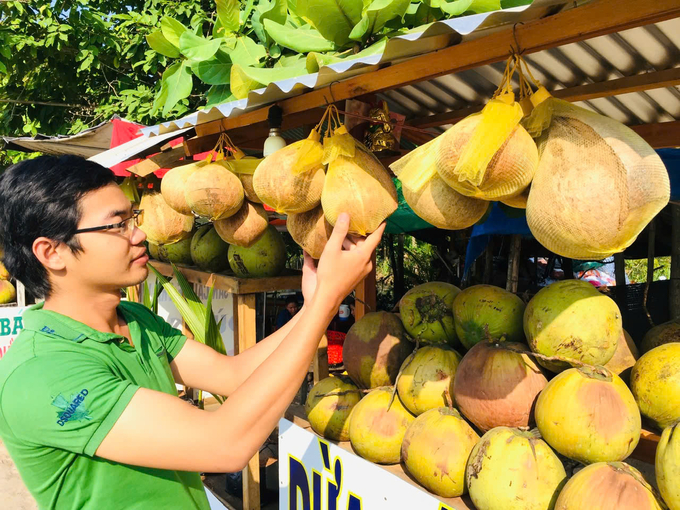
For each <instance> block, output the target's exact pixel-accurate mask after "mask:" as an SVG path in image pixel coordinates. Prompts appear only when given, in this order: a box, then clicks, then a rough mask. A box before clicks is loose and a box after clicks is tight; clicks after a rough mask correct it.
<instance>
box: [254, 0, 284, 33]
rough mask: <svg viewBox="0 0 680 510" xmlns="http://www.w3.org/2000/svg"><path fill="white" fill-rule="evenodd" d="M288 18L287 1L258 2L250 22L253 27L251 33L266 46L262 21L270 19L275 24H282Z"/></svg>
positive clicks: (265, 0) (270, 0)
mask: <svg viewBox="0 0 680 510" xmlns="http://www.w3.org/2000/svg"><path fill="white" fill-rule="evenodd" d="M287 17H288V2H287V0H260V3H259V4H258V5H257V7H256V8H255V13H254V14H253V17H252V18H251V20H250V23H251V25H252V26H253V31H254V32H255V35H257V38H258V39H259V40H260V41H261V42H262V43H265V44H267V43H268V39H267V32H266V31H265V29H264V20H266V19H270V20H273V21H276V22H277V23H280V24H282V25H283V24H284V23H285V22H286V18H287Z"/></svg>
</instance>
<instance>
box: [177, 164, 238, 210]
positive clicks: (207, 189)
mask: <svg viewBox="0 0 680 510" xmlns="http://www.w3.org/2000/svg"><path fill="white" fill-rule="evenodd" d="M229 165H230V164H229V162H228V161H219V162H217V163H211V164H209V165H205V166H203V167H201V168H197V169H196V170H194V171H193V172H191V174H190V175H189V177H188V178H187V181H186V189H185V194H184V196H185V197H186V201H187V204H189V207H191V210H192V211H193V212H194V213H196V214H198V215H199V216H202V217H204V218H208V219H210V221H216V220H220V219H222V218H228V217H229V216H232V215H234V214H236V213H237V212H238V210H239V209H240V208H241V205H242V204H243V199H244V193H243V186H242V185H241V181H240V180H239V178H238V177H236V175H235V174H234V173H233V172H232V171H231V170H230V166H229Z"/></svg>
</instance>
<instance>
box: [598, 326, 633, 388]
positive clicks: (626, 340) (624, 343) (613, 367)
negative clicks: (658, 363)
mask: <svg viewBox="0 0 680 510" xmlns="http://www.w3.org/2000/svg"><path fill="white" fill-rule="evenodd" d="M639 357H640V353H639V352H638V349H637V347H636V345H635V342H633V339H632V338H631V336H630V335H629V334H628V332H627V331H626V330H625V329H624V330H623V334H622V335H621V337H620V338H619V342H618V344H617V346H616V352H614V356H613V357H612V359H610V360H609V361H608V362H607V364H606V365H604V368H606V369H607V370H609V371H611V372H612V373H614V374H616V375H618V376H619V377H620V378H621V379H623V381H624V382H625V383H626V384H628V383H629V382H630V372H631V370H632V369H633V366H634V365H635V362H636V361H637V360H638V358H639Z"/></svg>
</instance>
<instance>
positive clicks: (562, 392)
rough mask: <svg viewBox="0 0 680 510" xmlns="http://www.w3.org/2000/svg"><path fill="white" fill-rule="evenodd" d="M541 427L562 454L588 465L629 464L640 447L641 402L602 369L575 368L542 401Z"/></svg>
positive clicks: (553, 383)
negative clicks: (617, 462) (606, 463)
mask: <svg viewBox="0 0 680 510" xmlns="http://www.w3.org/2000/svg"><path fill="white" fill-rule="evenodd" d="M535 414H536V425H537V426H538V430H540V431H541V435H542V436H543V439H545V440H546V441H547V443H548V444H549V445H550V446H552V447H553V448H554V449H555V450H557V451H558V452H559V453H561V454H562V455H564V456H565V457H569V458H570V459H574V460H577V461H579V462H582V463H584V464H590V463H593V462H615V461H621V460H624V459H625V458H627V457H628V456H629V455H630V454H631V453H633V450H634V449H635V447H636V446H637V444H638V442H639V441H640V430H641V418H640V410H639V409H638V407H637V405H636V403H635V399H634V398H633V395H632V394H631V392H630V390H629V389H628V386H626V383H624V382H623V381H622V380H621V378H620V377H619V376H618V375H614V374H611V372H608V371H607V370H605V369H603V368H602V367H581V368H570V369H569V370H565V371H564V372H562V373H561V374H559V375H557V376H556V377H555V378H554V379H552V380H551V381H550V382H549V383H548V385H547V386H546V387H545V388H544V389H543V391H542V392H541V394H540V395H539V396H538V401H537V402H536V413H535Z"/></svg>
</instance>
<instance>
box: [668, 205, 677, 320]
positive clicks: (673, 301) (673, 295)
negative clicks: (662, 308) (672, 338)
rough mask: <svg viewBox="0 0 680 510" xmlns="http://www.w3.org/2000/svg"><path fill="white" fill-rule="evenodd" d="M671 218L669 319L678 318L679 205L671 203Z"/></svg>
mask: <svg viewBox="0 0 680 510" xmlns="http://www.w3.org/2000/svg"><path fill="white" fill-rule="evenodd" d="M671 215H672V218H673V223H672V227H671V228H672V234H671V288H670V303H669V308H670V312H671V313H670V315H671V319H678V318H680V205H671Z"/></svg>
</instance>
